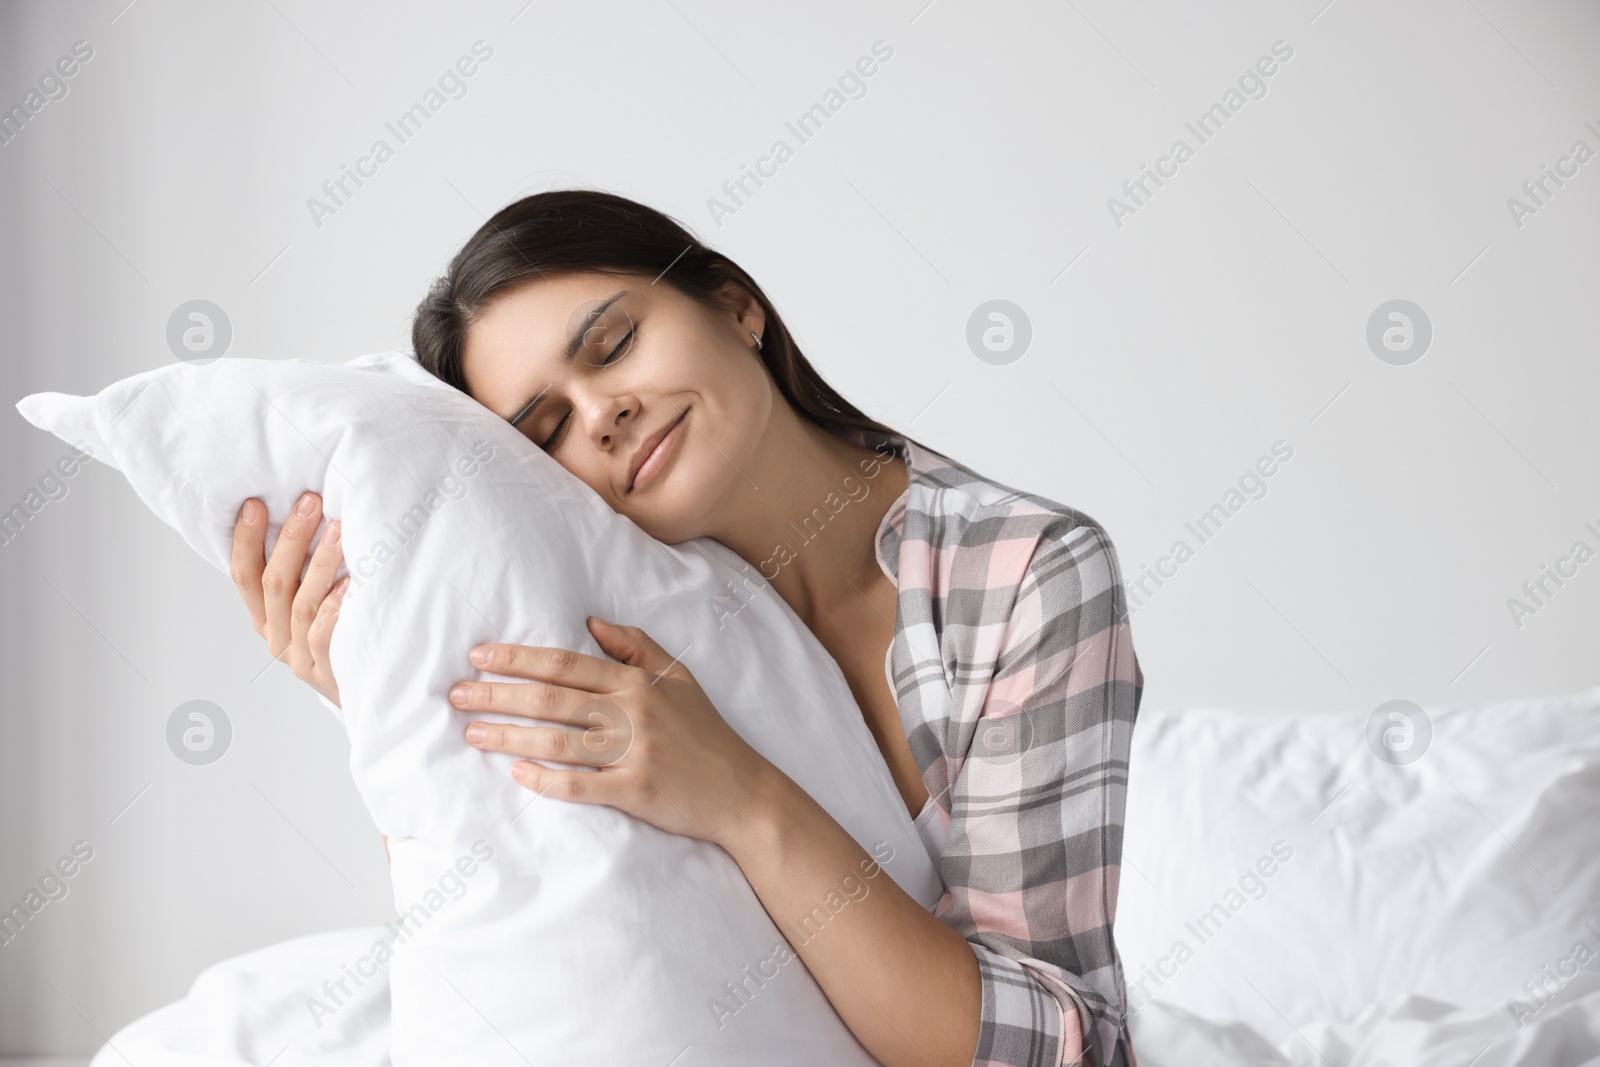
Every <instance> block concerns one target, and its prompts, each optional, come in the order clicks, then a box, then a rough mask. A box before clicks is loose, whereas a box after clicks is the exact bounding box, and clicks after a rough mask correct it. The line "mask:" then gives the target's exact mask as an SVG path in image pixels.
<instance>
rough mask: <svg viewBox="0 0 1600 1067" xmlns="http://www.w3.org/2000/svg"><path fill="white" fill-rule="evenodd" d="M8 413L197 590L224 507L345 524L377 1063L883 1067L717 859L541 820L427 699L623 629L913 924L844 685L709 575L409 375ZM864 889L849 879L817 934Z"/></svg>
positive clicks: (770, 616) (375, 358)
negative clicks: (691, 681) (63, 453)
mask: <svg viewBox="0 0 1600 1067" xmlns="http://www.w3.org/2000/svg"><path fill="white" fill-rule="evenodd" d="M17 407H18V410H20V411H21V412H22V414H23V415H24V416H25V417H26V418H27V419H28V420H29V421H30V422H32V423H34V424H35V425H37V426H40V427H42V428H44V429H47V430H49V431H50V432H52V433H54V434H56V435H57V436H60V437H62V438H65V439H68V440H82V441H85V442H86V443H87V446H88V447H87V450H88V451H89V452H90V453H91V454H92V455H93V456H94V457H95V458H97V459H100V460H101V461H103V462H107V463H109V464H110V465H111V466H113V467H115V468H117V469H118V470H120V471H122V472H123V473H124V474H125V475H126V476H127V478H128V480H129V482H130V483H131V484H132V485H133V487H134V489H135V491H136V492H137V493H138V495H139V497H140V498H141V499H142V500H144V502H145V503H146V504H147V505H149V507H150V508H151V509H152V510H153V511H154V512H155V513H156V514H157V515H158V516H160V517H161V518H162V519H163V520H164V521H166V522H167V523H168V524H170V525H172V526H173V527H175V528H176V529H177V530H178V531H179V532H180V533H181V534H182V535H183V537H184V539H185V540H187V541H188V542H189V544H190V545H192V546H193V547H194V548H195V550H196V551H197V552H199V553H200V555H201V556H202V557H204V558H205V559H206V560H207V561H208V562H210V563H211V564H212V565H213V566H215V567H216V568H218V569H219V570H222V571H226V570H227V568H228V557H229V554H230V546H231V543H232V534H233V527H234V522H235V518H236V516H237V513H238V508H239V505H240V503H241V502H242V501H243V500H244V499H245V498H246V497H249V496H255V497H258V498H260V499H261V500H262V501H263V502H264V503H265V504H266V505H267V508H268V513H269V518H270V517H272V516H277V517H279V518H281V517H283V516H285V515H287V514H288V511H289V508H290V507H291V506H292V504H293V502H294V501H295V499H296V498H297V497H298V496H299V494H300V493H301V492H302V491H303V490H306V489H311V490H314V491H318V492H320V493H321V494H322V497H323V509H324V513H325V515H326V516H327V517H328V518H329V519H333V518H337V519H339V520H341V522H342V523H343V536H342V543H343V545H344V550H345V556H346V568H347V569H348V572H349V573H350V574H351V575H352V581H351V588H350V591H349V593H348V597H347V602H346V605H345V606H344V608H343V609H342V611H341V615H340V620H339V624H338V626H337V627H336V628H335V630H334V637H333V643H332V649H331V653H330V656H331V660H332V666H333V670H334V674H335V676H336V677H337V678H338V681H339V691H340V698H341V703H342V705H343V715H342V719H343V722H344V725H345V728H346V730H347V731H348V733H349V735H350V747H351V751H350V769H351V773H352V774H353V775H354V778H355V784H356V786H357V788H358V789H359V791H360V793H361V796H362V799H363V800H364V801H365V803H366V805H367V808H368V810H369V811H370V812H371V814H372V818H373V821H374V822H375V823H376V824H377V828H378V830H379V831H380V832H382V833H384V834H386V835H388V837H389V848H390V852H391V855H392V878H393V883H394V902H395V908H396V910H397V912H399V913H400V916H401V918H400V925H401V928H402V929H403V930H404V932H405V934H406V936H405V937H404V938H403V939H402V938H400V937H398V936H397V937H396V938H395V941H396V942H397V943H396V945H395V946H394V947H393V949H392V950H385V949H383V948H380V946H379V945H377V944H375V945H374V946H373V951H372V953H370V954H369V955H370V957H371V958H369V959H368V960H366V961H365V962H364V963H363V964H362V965H361V967H360V968H359V969H361V970H363V971H366V970H370V969H373V968H376V967H380V966H387V967H388V968H389V979H390V985H391V989H392V998H393V1030H392V1039H391V1040H392V1044H391V1053H392V1055H393V1058H394V1063H395V1064H396V1065H397V1067H404V1065H406V1064H424V1065H429V1067H434V1065H437V1064H446V1063H470V1064H474V1065H479V1064H495V1063H516V1062H520V1059H519V1057H521V1058H526V1059H527V1060H529V1061H535V1062H559V1063H594V1064H611V1063H617V1064H621V1063H629V1064H634V1063H657V1064H667V1063H671V1062H674V1061H677V1062H681V1063H685V1064H687V1063H694V1064H696V1065H697V1067H706V1065H714V1064H727V1065H730V1067H731V1065H734V1064H740V1065H742V1064H749V1063H757V1062H759V1063H766V1064H778V1065H786V1064H793V1065H795V1067H802V1065H805V1067H810V1065H813V1064H818V1063H827V1064H842V1065H850V1064H860V1065H862V1067H867V1065H870V1064H871V1063H872V1062H873V1061H872V1058H871V1057H870V1056H869V1055H868V1054H867V1052H866V1050H865V1049H864V1048H862V1046H861V1045H860V1044H859V1042H857V1041H856V1040H855V1038H854V1036H853V1035H852V1034H851V1033H850V1031H849V1030H848V1028H846V1027H845V1026H844V1024H843V1022H842V1021H841V1020H840V1019H839V1017H838V1015H837V1014H836V1013H835V1012H834V1010H833V1008H832V1006H831V1005H830V1004H829V1002H828V1000H827V998H826V997H825V996H824V995H823V993H822V991H821V989H820V988H819V987H818V986H817V984H816V982H815V981H814V980H813V979H812V978H811V976H810V974H809V972H807V971H806V969H805V967H804V965H803V963H801V961H800V960H799V958H798V957H797V956H795V955H794V954H793V952H792V949H791V948H790V946H789V944H788V943H787V942H786V941H785V935H786V934H789V933H790V931H783V932H780V931H779V930H778V929H777V928H776V927H775V926H774V925H773V923H772V921H771V919H770V918H769V917H768V916H767V914H766V911H765V910H764V909H763V907H762V905H761V902H760V900H759V898H757V896H756V895H755V892H754V890H752V889H751V887H750V885H749V883H748V882H747V881H746V880H745V878H744V876H743V874H742V873H741V872H740V870H739V868H738V866H737V865H736V864H735V863H734V862H733V860H732V859H731V858H730V857H729V856H728V854H727V853H726V852H724V851H723V850H722V849H721V848H719V847H717V846H715V845H712V844H708V843H705V842H702V841H698V840H694V839H691V838H688V837H685V836H681V835H677V834H671V833H667V832H665V831H662V830H658V829H656V828H655V827H653V826H651V825H649V824H648V823H645V822H644V821H642V820H639V819H635V818H633V817H632V816H629V815H626V814H623V813H621V812H619V811H616V810H615V809H612V808H608V807H604V806H597V805H585V804H574V803H568V802H564V801H560V800H555V799H550V798H545V797H538V796H536V795H535V794H534V793H532V792H530V791H529V790H526V789H524V788H522V787H521V786H519V785H517V784H516V782H515V781H514V780H513V779H512V778H511V776H510V773H509V771H510V766H511V764H512V763H513V762H515V760H514V758H513V757H511V756H508V755H505V754H502V753H488V752H480V751H478V750H475V749H473V748H472V747H471V746H469V745H468V744H467V743H466V741H465V739H464V737H463V730H464V726H465V722H466V719H465V717H464V716H463V715H462V714H461V713H460V712H458V711H455V710H454V709H453V708H452V707H451V706H450V704H449V702H448V700H447V699H446V692H447V690H448V688H449V687H450V686H451V685H452V684H454V683H455V682H457V681H459V680H461V679H463V678H467V679H471V678H495V677H497V676H495V675H492V674H489V673H486V672H483V671H479V670H477V669H476V668H474V667H473V666H472V664H471V663H470V661H469V660H468V659H467V650H468V649H469V648H470V647H472V646H473V645H475V644H478V643H481V642H485V641H507V642H513V643H517V644H527V645H548V646H559V647H565V648H569V649H573V650H575V651H579V652H584V653H588V654H590V655H594V656H603V655H604V653H603V652H602V651H601V650H600V648H599V647H598V645H596V644H595V642H594V640H593V639H592V638H591V637H590V635H589V633H588V630H587V629H586V628H585V626H584V617H585V615H587V614H594V615H597V616H599V617H600V618H603V619H608V620H612V621H615V622H618V623H622V624H625V625H636V626H640V627H642V628H644V629H645V630H646V631H648V632H649V633H650V634H651V636H652V637H654V638H655V639H656V640H657V641H658V642H660V644H661V645H662V646H663V647H664V648H666V649H667V650H668V651H669V652H673V653H675V654H678V655H679V656H680V657H681V659H682V661H683V662H684V663H685V664H687V665H688V667H689V669H690V670H692V671H693V672H694V675H695V677H696V678H697V679H698V680H699V681H700V683H701V684H702V685H703V686H704V688H705V690H706V693H707V694H708V695H709V696H710V698H711V700H712V701H713V703H714V704H715V705H716V707H717V708H718V709H719V710H720V711H721V712H722V714H723V716H724V717H725V718H726V719H727V720H728V722H729V723H730V725H732V726H733V728H734V729H735V730H737V731H738V732H739V734H740V735H741V736H742V737H744V738H745V739H746V740H747V741H748V742H749V743H750V744H751V745H752V746H753V747H754V748H756V749H757V751H759V752H761V753H762V754H763V755H764V756H766V757H767V758H768V759H770V760H771V761H772V762H773V763H775V764H776V765H777V766H778V767H779V768H781V769H782V770H783V771H784V772H785V773H786V774H788V775H789V776H790V777H791V778H793V779H794V780H795V781H796V782H797V783H798V784H799V785H800V786H801V787H802V788H804V789H805V790H806V791H807V792H808V793H809V794H810V795H811V796H813V797H814V798H816V800H817V801H818V802H819V803H820V804H821V805H822V806H823V807H824V808H825V809H826V810H827V811H828V812H829V813H830V814H831V815H832V816H833V817H834V818H835V819H836V820H838V822H839V823H840V824H841V825H842V826H843V827H844V828H845V830H847V831H848V832H849V833H850V834H851V836H852V837H854V838H855V840H856V841H858V842H860V843H861V845H862V847H863V848H864V849H866V851H867V852H868V853H869V854H870V855H872V856H873V857H874V858H875V859H876V860H877V861H878V863H879V864H880V865H881V867H882V870H883V871H887V873H888V874H889V876H890V877H892V878H893V879H894V880H895V882H896V883H898V884H899V885H900V886H901V887H902V888H904V889H905V890H906V891H907V892H908V893H909V894H910V895H911V896H913V897H914V898H916V899H917V900H918V901H919V902H920V903H922V904H923V906H925V907H931V906H932V905H933V904H934V903H936V902H937V900H938V898H939V896H940V894H941V891H942V887H941V883H940V881H939V877H938V875H937V873H936V872H935V871H934V869H933V864H932V862H931V860H930V859H929V857H928V855H927V853H926V851H925V849H924V847H923V846H922V844H921V842H920V839H919V838H918V836H917V832H916V830H915V828H914V826H913V825H912V820H911V817H910V815H909V814H908V813H907V811H906V808H905V804H904V802H903V801H902V800H901V798H900V795H899V792H898V790H897V789H896V788H895V786H894V783H893V781H892V779H891V778H890V775H889V771H888V767H887V765H886V764H885V763H884V760H883V757H882V755H881V754H880V752H879V750H878V748H877V746H876V744H875V742H874V741H873V739H872V736H871V734H870V732H869V731H868V730H867V727H866V723H865V722H864V720H863V718H862V715H861V712H860V710H859V708H858V707H857V705H856V703H855V700H854V698H853V697H852V695H851V693H850V689H849V687H848V685H847V684H846V683H845V680H844V677H843V675H842V673H841V672H840V671H839V668H838V666H837V665H836V664H835V663H834V661H833V660H832V658H831V657H830V656H829V655H828V654H827V652H826V651H825V650H824V649H823V648H822V646H821V645H820V644H819V643H818V642H817V640H816V639H815V637H814V636H813V635H812V634H811V633H810V631H809V630H808V629H807V628H806V627H805V625H804V624H803V623H802V622H801V621H800V620H799V619H798V617H796V616H795V615H794V613H793V612H792V611H791V610H790V609H789V607H788V606H787V604H785V603H784V601H783V600H782V599H781V598H779V597H778V596H777V595H776V594H775V593H773V592H772V591H771V589H770V588H769V587H766V586H765V583H763V582H761V581H760V580H759V579H757V578H755V577H754V575H753V573H752V572H751V570H750V568H748V567H747V566H746V565H745V564H744V563H743V561H741V560H740V559H739V557H738V556H737V555H735V554H734V553H733V552H732V551H731V550H729V549H727V548H726V547H725V546H723V545H721V544H719V543H717V542H715V541H711V540H709V539H703V538H702V539H697V540H695V541H691V542H686V543H684V544H680V545H676V546H669V545H666V544H663V543H661V542H659V541H656V540H655V539H653V538H651V537H650V536H649V535H647V534H645V533H644V532H643V531H642V530H640V529H639V528H638V527H637V526H635V525H634V524H633V523H632V522H631V521H630V520H628V519H626V518H624V517H623V516H621V515H618V514H617V513H615V512H613V511H612V510H611V509H610V508H609V507H608V506H607V505H606V504H605V503H604V502H603V501H602V500H601V499H600V498H599V497H598V496H597V495H596V494H595V493H594V492H593V491H591V490H590V489H589V488H588V487H587V486H586V485H584V484H583V483H582V482H581V481H579V480H578V479H577V478H576V477H574V476H573V475H571V474H570V473H568V472H567V471H566V470H565V469H563V468H562V467H561V466H560V465H559V464H557V463H556V462H555V461H554V460H553V459H552V458H550V457H549V456H547V455H546V454H545V453H544V452H542V451H541V450H540V449H538V448H537V447H535V446H533V445H532V444H531V443H530V442H528V440H527V439H526V438H525V437H523V436H522V435H521V434H520V433H518V432H517V431H516V430H514V429H513V428H512V427H511V426H510V425H508V424H507V423H506V422H505V421H504V420H503V419H501V418H499V417H498V416H496V415H495V414H494V413H492V412H490V411H489V410H488V409H486V408H484V407H483V406H482V405H480V404H478V403H477V402H476V401H474V400H473V399H472V398H470V397H468V396H466V395H465V394H463V393H461V392H459V391H457V390H455V389H453V388H451V387H450V386H447V385H445V384H444V383H442V382H440V381H438V380H437V379H436V378H434V377H433V376H432V375H430V374H429V373H428V372H427V371H425V370H424V369H423V368H422V367H421V366H420V365H419V364H417V362H416V360H415V359H414V357H412V356H411V355H410V354H409V353H407V352H388V353H378V354H374V355H371V356H363V357H360V358H357V359H355V360H352V361H350V362H348V363H345V364H325V363H317V362H312V361H307V360H283V361H266V360H249V359H226V360H218V361H216V362H213V363H209V364H204V365H196V364H188V363H182V364H175V365H172V366H166V367H162V368H159V369H157V370H152V371H148V372H145V373H142V374H137V375H134V376H132V377H130V378H126V379H124V380H122V381H119V382H116V383H115V384H113V385H110V386H108V387H106V388H105V389H104V390H102V391H101V392H100V393H99V394H98V395H96V396H93V397H76V396H68V395H63V394H60V393H38V394H34V395H33V396H30V397H27V398H26V399H24V400H23V401H22V402H21V403H19V404H18V405H17ZM279 525H280V524H279V523H277V522H273V523H272V525H271V526H270V527H269V540H268V545H269V548H270V546H271V544H272V543H273V542H275V540H276V536H277V532H278V529H279ZM512 680H520V679H512ZM475 717H481V718H483V719H485V720H487V721H505V722H524V723H525V722H526V720H518V719H515V718H514V717H511V716H494V715H482V716H476V715H475ZM469 870H470V872H471V873H470V874H468V871H469ZM873 873H875V874H881V873H882V872H881V871H875V872H873ZM447 881H448V882H449V883H450V885H451V887H452V889H451V891H449V892H441V886H442V885H444V884H445V883H446V882H447ZM458 884H459V885H461V886H463V887H464V888H463V889H462V890H461V892H460V893H459V895H457V894H455V893H454V891H453V887H454V886H456V885H458ZM870 886H871V882H870V880H868V879H866V878H865V877H864V876H863V877H858V876H856V874H855V873H854V872H841V892H840V893H837V894H831V895H830V897H829V898H828V899H826V900H819V901H818V902H817V904H818V908H817V910H816V911H814V912H813V913H812V915H813V916H814V917H815V918H816V924H815V925H816V926H817V927H820V926H821V924H823V923H825V922H826V919H827V918H828V917H829V916H830V915H831V914H833V913H836V912H837V910H838V908H839V907H842V906H847V905H848V899H849V897H850V896H851V895H854V894H857V893H859V892H863V891H866V890H867V889H868V888H870ZM408 917H409V918H408ZM816 932H817V930H816V929H815V928H813V929H812V930H811V931H810V933H809V934H805V933H801V934H800V936H814V935H815V933H816ZM391 956H392V958H390V957H391ZM374 959H375V960H376V962H373V960H374ZM352 966H353V967H354V966H356V964H354V963H352ZM330 977H332V978H335V979H337V978H338V977H339V976H338V975H333V976H330ZM337 999H338V998H327V1000H328V1002H327V1003H325V1004H324V1005H322V1006H321V1008H320V1009H319V1008H318V1007H317V1006H314V1005H311V1004H308V1010H310V1011H311V1012H312V1013H313V1014H317V1013H318V1012H319V1011H330V1012H333V1011H338V1010H339V1007H340V1005H339V1004H338V1003H334V1002H333V1001H334V1000H337ZM508 1045H509V1046H510V1047H508ZM686 1048H687V1049H689V1050H691V1051H690V1052H689V1054H688V1055H687V1056H685V1057H684V1058H683V1059H681V1060H679V1059H678V1057H680V1056H683V1055H684V1053H685V1050H686ZM513 1049H515V1050H517V1051H516V1054H513V1051H512V1050H513Z"/></svg>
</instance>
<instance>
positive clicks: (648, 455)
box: [628, 408, 689, 493]
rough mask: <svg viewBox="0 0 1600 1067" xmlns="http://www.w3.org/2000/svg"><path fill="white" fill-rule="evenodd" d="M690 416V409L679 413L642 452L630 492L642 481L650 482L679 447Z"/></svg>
mask: <svg viewBox="0 0 1600 1067" xmlns="http://www.w3.org/2000/svg"><path fill="white" fill-rule="evenodd" d="M688 414H689V409H688V408H684V409H683V411H681V412H679V413H678V417H677V418H676V419H674V420H673V421H672V424H671V425H670V426H668V427H667V428H666V430H665V431H663V432H662V434H661V435H660V436H659V437H657V438H656V439H655V440H654V441H653V442H651V443H650V445H649V447H648V448H647V449H644V450H642V451H643V452H644V458H643V459H642V460H640V462H639V466H638V467H636V468H635V469H634V472H633V475H632V477H630V478H629V479H628V492H630V493H631V492H633V491H634V489H635V488H636V487H637V486H638V485H639V482H640V480H641V479H643V480H644V481H646V482H648V481H650V479H651V478H653V477H655V475H656V472H657V471H659V470H660V469H661V468H662V466H663V465H664V464H665V463H666V461H667V458H668V455H669V453H671V452H672V451H673V449H674V448H676V447H677V443H678V437H679V436H681V434H680V432H679V431H680V428H681V427H682V426H683V421H684V419H685V418H687V417H688Z"/></svg>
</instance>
